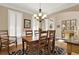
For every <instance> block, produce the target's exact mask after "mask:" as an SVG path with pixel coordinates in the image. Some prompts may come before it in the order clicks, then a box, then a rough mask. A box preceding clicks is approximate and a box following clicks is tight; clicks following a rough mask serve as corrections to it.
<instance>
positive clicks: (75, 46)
mask: <svg viewBox="0 0 79 59" xmlns="http://www.w3.org/2000/svg"><path fill="white" fill-rule="evenodd" d="M65 42H66V43H67V54H68V55H71V54H72V52H74V53H78V54H79V40H78V39H70V40H69V39H67V40H65Z"/></svg>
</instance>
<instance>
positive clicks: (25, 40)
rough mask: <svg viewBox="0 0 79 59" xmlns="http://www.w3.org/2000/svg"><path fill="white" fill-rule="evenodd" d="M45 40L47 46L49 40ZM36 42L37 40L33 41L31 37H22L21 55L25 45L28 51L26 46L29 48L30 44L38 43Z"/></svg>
mask: <svg viewBox="0 0 79 59" xmlns="http://www.w3.org/2000/svg"><path fill="white" fill-rule="evenodd" d="M47 39H48V45H49V42H50V39H49V38H47ZM38 42H39V39H36V40H33V39H32V37H26V36H23V37H22V47H23V54H24V50H25V44H26V50H28V45H29V46H31V44H32V43H38Z"/></svg>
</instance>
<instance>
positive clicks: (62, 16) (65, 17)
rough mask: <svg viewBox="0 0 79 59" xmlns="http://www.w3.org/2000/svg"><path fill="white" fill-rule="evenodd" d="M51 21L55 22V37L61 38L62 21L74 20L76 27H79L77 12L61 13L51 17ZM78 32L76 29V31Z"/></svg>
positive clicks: (78, 12)
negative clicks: (58, 26)
mask: <svg viewBox="0 0 79 59" xmlns="http://www.w3.org/2000/svg"><path fill="white" fill-rule="evenodd" d="M51 18H52V19H54V20H55V29H56V36H57V37H61V30H62V28H61V25H62V24H61V21H62V20H70V19H76V20H77V27H79V11H69V12H62V13H58V14H56V15H54V16H53V15H52V17H51ZM57 25H60V28H57ZM77 30H78V29H77Z"/></svg>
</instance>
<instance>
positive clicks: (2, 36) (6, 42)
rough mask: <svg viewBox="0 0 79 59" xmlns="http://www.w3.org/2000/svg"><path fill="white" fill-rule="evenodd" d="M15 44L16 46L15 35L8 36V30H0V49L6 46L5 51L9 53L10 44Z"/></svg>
mask: <svg viewBox="0 0 79 59" xmlns="http://www.w3.org/2000/svg"><path fill="white" fill-rule="evenodd" d="M13 45H15V46H16V48H17V37H16V36H9V35H8V30H0V51H1V50H2V48H3V47H5V48H7V52H8V54H9V51H10V46H13Z"/></svg>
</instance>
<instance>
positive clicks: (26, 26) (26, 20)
mask: <svg viewBox="0 0 79 59" xmlns="http://www.w3.org/2000/svg"><path fill="white" fill-rule="evenodd" d="M24 28H31V20H29V19H24Z"/></svg>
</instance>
